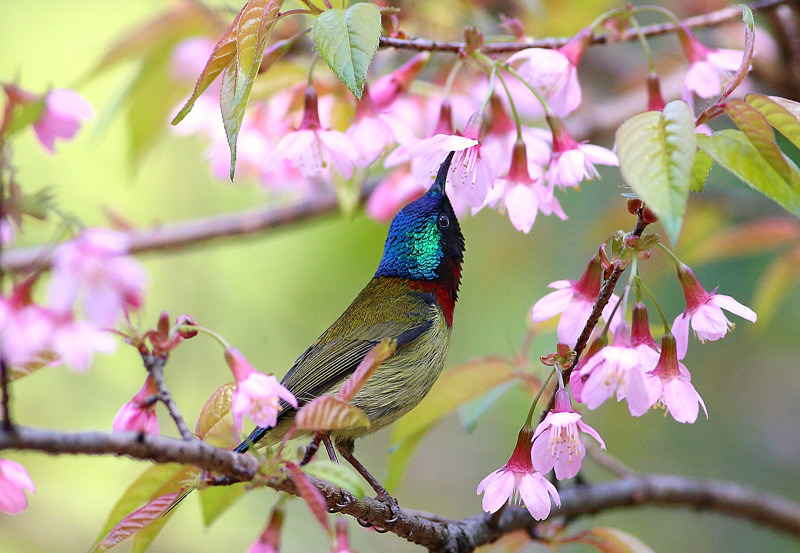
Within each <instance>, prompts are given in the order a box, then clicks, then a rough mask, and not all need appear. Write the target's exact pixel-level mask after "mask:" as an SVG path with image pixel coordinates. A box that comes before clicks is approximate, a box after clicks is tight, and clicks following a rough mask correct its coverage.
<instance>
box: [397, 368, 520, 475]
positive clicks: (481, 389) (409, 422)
mask: <svg viewBox="0 0 800 553" xmlns="http://www.w3.org/2000/svg"><path fill="white" fill-rule="evenodd" d="M514 377H515V376H514V373H513V371H512V370H511V367H510V366H509V365H508V363H507V362H506V361H504V360H502V359H498V358H487V359H481V360H478V361H470V362H469V363H465V364H463V365H460V366H458V367H455V368H453V369H450V370H449V371H447V372H446V373H444V374H443V375H442V376H441V377H440V378H439V380H437V381H436V384H434V385H433V388H432V389H431V391H430V392H429V393H428V395H427V396H425V399H423V400H422V401H421V402H420V404H419V405H417V407H415V408H414V410H413V411H412V412H411V413H409V415H407V416H405V417H403V418H401V419H400V420H399V421H397V422H396V423H395V424H394V428H393V430H392V444H393V445H392V452H391V455H390V457H389V474H388V477H387V479H386V482H385V484H386V487H387V488H390V489H391V488H394V487H396V486H397V485H399V484H400V482H401V481H402V479H403V474H404V472H405V468H406V465H407V464H408V461H409V460H410V459H411V455H412V454H413V453H414V450H415V449H416V447H417V444H418V443H419V441H420V440H421V439H422V438H423V437H424V436H425V433H426V432H427V431H428V430H430V428H431V427H432V426H433V425H434V424H436V423H437V422H439V421H440V420H441V419H442V418H443V417H444V416H445V415H447V414H449V413H452V412H453V411H455V410H456V409H457V408H458V407H459V406H460V405H463V404H464V403H466V402H468V401H470V400H473V399H475V398H477V397H479V396H481V395H482V394H485V393H486V391H487V390H490V389H492V388H494V387H495V386H498V385H500V384H502V383H504V382H507V381H509V380H511V379H512V378H514Z"/></svg>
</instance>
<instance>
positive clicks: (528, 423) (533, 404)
mask: <svg viewBox="0 0 800 553" xmlns="http://www.w3.org/2000/svg"><path fill="white" fill-rule="evenodd" d="M556 371H558V369H556V368H555V367H553V370H551V371H550V374H548V375H547V378H545V380H544V382H542V386H541V387H540V388H539V391H538V392H536V395H535V396H534V398H533V401H532V402H531V408H530V409H529V410H528V418H527V419H525V426H526V427H528V426H533V425H532V424H531V422H532V421H533V412H534V411H535V410H536V404H537V403H538V402H539V398H540V397H542V393H543V392H544V389H545V388H547V384H549V382H550V379H551V378H553V375H554V374H555V373H556ZM560 376H561V374H560V371H559V377H560ZM561 385H562V387H563V385H564V384H563V380H562V384H561Z"/></svg>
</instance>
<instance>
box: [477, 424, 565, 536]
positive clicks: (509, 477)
mask: <svg viewBox="0 0 800 553" xmlns="http://www.w3.org/2000/svg"><path fill="white" fill-rule="evenodd" d="M532 437H533V429H532V428H530V427H528V426H525V427H523V428H522V429H521V430H520V432H519V436H517V445H516V447H515V448H514V452H513V453H512V454H511V458H510V459H509V460H508V462H507V463H506V464H505V465H504V466H503V467H502V468H500V469H498V470H496V471H494V472H493V473H491V474H489V475H488V476H487V477H486V478H484V479H483V480H481V483H480V484H478V494H479V495H480V494H481V493H483V494H484V496H483V510H484V511H486V512H487V513H494V512H497V510H498V509H500V507H502V506H503V505H505V503H506V502H507V501H509V500H510V501H512V502H516V503H519V500H520V499H522V502H523V503H524V505H525V508H526V509H528V512H529V513H530V514H531V516H532V517H533V518H535V519H536V520H544V519H546V518H547V517H548V516H549V515H550V498H551V497H552V498H553V503H555V504H556V505H557V506H561V498H560V497H559V496H558V492H557V491H556V488H555V486H553V484H551V483H550V482H548V481H547V479H546V478H545V477H544V476H542V475H541V473H540V472H539V471H537V470H536V469H535V468H534V465H533V461H532V460H531V439H532Z"/></svg>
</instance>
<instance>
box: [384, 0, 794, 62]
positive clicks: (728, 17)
mask: <svg viewBox="0 0 800 553" xmlns="http://www.w3.org/2000/svg"><path fill="white" fill-rule="evenodd" d="M793 1H794V0H759V1H757V2H751V3H749V4H747V5H748V6H749V7H750V9H751V10H753V11H754V12H756V11H765V10H772V9H774V8H776V7H777V6H780V5H782V4H789V3H791V2H793ZM741 16H742V10H741V8H739V6H736V5H734V6H728V7H727V8H722V9H720V10H717V11H714V12H710V13H706V14H702V15H697V16H694V17H689V18H687V19H684V20H683V24H684V25H686V26H688V27H713V26H715V25H721V24H723V23H727V22H728V21H733V20H736V19H739V18H741ZM677 28H678V27H677V25H675V24H674V23H659V24H656V25H648V26H646V27H642V33H643V34H644V35H645V36H650V37H652V36H658V35H664V34H667V33H672V32H675V30H676V29H677ZM613 40H614V41H616V42H628V41H633V40H638V35H637V33H636V30H635V29H628V30H626V31H625V32H623V33H621V35H620V36H619V37H614V39H613ZM568 41H569V38H543V39H539V40H526V41H522V42H489V43H486V44H484V45H483V47H482V48H481V51H482V52H483V53H484V54H504V53H509V52H518V51H519V50H524V49H526V48H559V47H561V46H563V45H564V44H566V43H567V42H568ZM611 41H612V37H611V36H610V35H598V36H595V37H594V39H593V40H592V44H606V43H608V42H611ZM380 45H381V47H383V48H397V49H398V50H413V51H419V52H422V51H428V52H452V53H458V52H459V51H461V50H462V49H464V48H465V47H466V44H465V43H464V42H446V41H441V40H426V39H423V38H409V39H402V38H393V37H387V36H382V37H381V41H380Z"/></svg>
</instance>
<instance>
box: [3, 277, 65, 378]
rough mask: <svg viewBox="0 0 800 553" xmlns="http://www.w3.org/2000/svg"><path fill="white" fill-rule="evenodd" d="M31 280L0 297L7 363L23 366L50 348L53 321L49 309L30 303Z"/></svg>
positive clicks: (32, 280)
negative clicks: (6, 295)
mask: <svg viewBox="0 0 800 553" xmlns="http://www.w3.org/2000/svg"><path fill="white" fill-rule="evenodd" d="M34 281H35V278H29V279H27V280H24V281H22V282H20V283H19V284H17V285H16V286H14V289H13V290H12V292H11V295H10V296H9V297H8V298H0V341H1V342H2V346H3V355H4V356H5V359H6V361H7V362H8V363H10V364H11V365H16V366H23V365H27V364H29V363H32V362H34V361H36V359H37V358H38V356H39V355H40V354H41V353H42V352H43V350H45V349H46V348H47V346H48V343H49V340H50V336H51V334H52V332H53V321H52V318H51V316H50V314H49V313H48V311H47V310H46V309H44V308H43V307H41V306H39V305H37V304H35V303H33V300H31V296H30V294H31V286H32V285H33V283H34Z"/></svg>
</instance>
